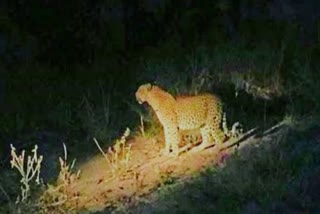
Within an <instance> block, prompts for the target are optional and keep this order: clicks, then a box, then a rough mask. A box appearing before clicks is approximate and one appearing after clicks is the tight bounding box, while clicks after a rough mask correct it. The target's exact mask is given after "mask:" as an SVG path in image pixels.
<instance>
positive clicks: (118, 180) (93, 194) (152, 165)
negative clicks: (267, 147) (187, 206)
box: [70, 132, 252, 211]
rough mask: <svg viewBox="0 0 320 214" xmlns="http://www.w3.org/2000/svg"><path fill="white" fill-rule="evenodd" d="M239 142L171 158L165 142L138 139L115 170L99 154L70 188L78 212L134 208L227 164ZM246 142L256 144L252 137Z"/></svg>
mask: <svg viewBox="0 0 320 214" xmlns="http://www.w3.org/2000/svg"><path fill="white" fill-rule="evenodd" d="M246 135H251V133H250V132H249V133H246ZM235 141H236V140H234V141H233V142H231V141H227V142H225V143H224V146H223V149H222V148H217V147H214V146H213V147H210V148H207V149H205V150H201V151H197V152H192V151H191V152H190V151H189V152H185V153H182V154H180V155H179V156H178V157H170V156H165V155H162V152H161V151H162V148H163V147H164V143H163V142H162V141H160V142H155V141H154V140H150V139H149V140H148V139H145V138H142V137H135V138H133V139H131V140H128V142H126V144H127V145H130V144H131V155H130V161H129V162H128V165H127V166H124V165H121V167H120V168H119V169H116V170H112V167H111V165H110V164H109V163H108V161H107V160H106V159H105V157H104V156H103V155H102V154H101V155H97V156H96V157H93V158H92V159H90V161H88V162H87V163H85V164H83V165H82V166H81V167H80V170H81V175H80V178H79V180H78V181H77V182H76V183H75V184H74V185H72V187H70V188H71V189H70V192H72V193H73V194H74V195H78V196H79V197H78V198H77V200H78V201H77V209H86V210H88V211H99V210H103V209H105V208H108V207H109V208H110V207H118V206H122V207H123V206H132V205H134V204H136V203H138V202H139V201H140V199H141V198H143V197H145V196H147V195H149V194H150V193H152V192H154V191H155V190H156V189H157V188H158V187H159V186H161V185H163V184H164V183H166V182H168V181H170V179H179V180H183V179H188V178H190V177H191V176H192V175H193V174H194V173H197V172H200V171H202V170H204V169H205V168H207V167H209V166H214V165H219V164H223V160H224V158H225V157H227V156H228V155H229V154H230V153H231V152H232V150H233V149H225V148H226V147H228V145H232V144H233V143H234V142H235ZM246 141H252V138H250V137H249V138H247V139H246ZM232 148H233V147H232ZM222 150H223V151H222Z"/></svg>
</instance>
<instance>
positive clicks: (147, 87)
mask: <svg viewBox="0 0 320 214" xmlns="http://www.w3.org/2000/svg"><path fill="white" fill-rule="evenodd" d="M151 88H152V85H151V84H150V83H147V84H146V89H147V90H148V91H150V90H151Z"/></svg>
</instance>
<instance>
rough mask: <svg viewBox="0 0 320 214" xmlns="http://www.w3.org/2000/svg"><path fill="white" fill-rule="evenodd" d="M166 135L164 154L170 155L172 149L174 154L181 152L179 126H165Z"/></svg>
mask: <svg viewBox="0 0 320 214" xmlns="http://www.w3.org/2000/svg"><path fill="white" fill-rule="evenodd" d="M164 136H165V150H164V154H166V155H168V154H169V153H170V150H172V154H173V155H177V153H178V152H179V151H178V150H179V142H180V134H179V130H178V127H177V126H172V125H170V126H166V127H164Z"/></svg>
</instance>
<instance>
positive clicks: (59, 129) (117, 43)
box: [0, 0, 320, 213]
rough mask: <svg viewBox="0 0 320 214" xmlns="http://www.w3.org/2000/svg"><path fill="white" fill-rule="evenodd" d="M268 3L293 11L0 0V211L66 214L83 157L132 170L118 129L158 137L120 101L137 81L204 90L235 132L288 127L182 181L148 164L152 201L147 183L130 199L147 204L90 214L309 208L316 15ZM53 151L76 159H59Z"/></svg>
mask: <svg viewBox="0 0 320 214" xmlns="http://www.w3.org/2000/svg"><path fill="white" fill-rule="evenodd" d="M282 3H283V4H286V5H287V6H290V8H293V10H292V11H293V12H292V13H294V14H293V16H294V15H295V17H296V19H295V20H293V19H290V16H289V15H288V16H287V15H286V13H285V11H284V12H283V11H282V10H283V6H280V5H275V4H274V3H270V1H246V0H241V1H224V0H221V1H185V2H178V1H167V0H163V1H136V3H133V2H132V1H118V0H114V1H102V0H101V1H94V2H91V1H85V0H77V1H75V0H74V1H68V2H62V1H52V2H51V1H32V3H30V2H29V1H25V0H22V1H5V3H0V6H1V8H3V9H0V29H1V30H0V75H1V80H0V101H1V106H0V111H1V113H2V114H1V115H2V116H1V118H0V127H1V128H0V158H1V170H0V205H1V206H0V212H1V213H2V212H11V213H17V212H18V213H28V212H30V213H34V212H35V211H38V212H43V213H50V212H52V213H54V212H56V213H72V212H78V211H79V210H76V209H75V207H77V206H78V205H79V201H80V200H82V199H81V197H80V195H73V194H74V192H72V191H70V189H72V188H73V187H74V186H76V185H78V180H79V179H80V177H81V173H80V172H79V173H78V169H80V168H81V166H82V165H85V164H86V163H87V162H89V160H92V159H93V158H94V155H96V154H100V152H102V153H103V154H104V155H105V163H106V164H108V163H109V165H110V166H111V168H112V169H113V174H112V177H116V178H120V177H121V176H122V175H123V174H125V173H126V172H127V171H128V170H129V169H131V167H133V163H130V161H131V160H132V159H131V156H130V155H131V154H132V152H133V150H132V149H136V148H131V144H126V143H127V141H128V140H129V141H130V140H131V137H132V138H134V137H138V138H139V137H141V138H142V139H144V140H145V141H143V142H149V141H150V142H152V146H154V145H159V144H160V143H159V142H161V135H162V133H161V132H162V129H161V125H160V124H159V123H158V122H157V119H156V118H155V117H154V115H153V114H152V112H151V111H149V110H150V109H148V108H144V107H142V106H140V105H138V104H137V102H136V100H135V96H134V93H135V91H136V89H137V88H138V86H139V85H141V84H143V83H146V82H151V83H156V84H158V85H160V86H162V87H163V88H166V89H167V90H168V91H169V92H170V93H172V94H174V95H195V94H199V93H202V92H210V93H215V94H217V95H219V96H220V97H221V98H222V100H223V102H224V110H225V113H226V117H227V122H228V123H227V124H228V125H229V126H232V124H235V123H236V122H240V123H241V125H242V128H243V129H244V131H246V130H250V129H251V128H254V127H259V128H260V129H261V130H262V131H263V130H266V129H268V128H270V127H272V126H273V125H275V124H277V123H279V122H280V121H282V120H284V119H286V120H287V119H288V118H291V119H292V121H293V122H292V123H290V126H289V127H286V128H285V131H284V132H281V134H280V135H278V137H277V138H272V139H271V140H269V141H266V142H267V143H266V142H265V141H264V140H263V139H264V138H263V137H261V136H259V137H258V139H261V141H260V140H258V143H257V145H259V146H258V147H255V146H249V147H248V148H247V149H244V150H239V151H238V152H235V153H233V154H231V155H230V157H228V159H227V161H226V162H223V164H217V165H210V166H209V167H207V170H206V171H205V172H200V173H198V174H197V175H194V176H193V178H192V179H190V178H188V179H187V182H186V180H185V179H182V180H179V179H178V178H176V177H173V176H172V175H173V174H172V172H171V171H170V170H164V171H161V170H159V169H155V171H156V170H158V172H155V174H157V173H158V174H159V177H161V178H162V180H161V181H160V182H159V183H160V184H159V187H158V188H156V189H160V190H158V191H156V193H157V195H158V196H159V197H157V201H156V202H155V201H152V200H151V199H150V198H148V196H149V193H150V192H152V191H155V190H154V189H153V190H151V191H149V192H148V194H144V195H143V197H142V196H140V195H139V198H140V197H141V198H144V199H146V200H147V201H148V203H143V202H141V203H138V204H130V203H127V204H126V203H125V202H124V203H123V200H122V201H121V203H120V202H119V203H118V204H116V206H115V205H114V204H112V206H110V210H105V211H102V212H105V213H108V212H109V211H119V212H125V211H128V210H127V208H128V207H123V209H124V210H121V209H120V208H121V206H122V205H123V204H125V205H128V204H129V205H128V206H129V207H130V210H131V211H132V212H136V213H143V212H145V213H148V212H150V210H151V211H152V212H153V213H164V212H169V211H170V212H171V213H179V212H183V213H195V212H201V213H211V212H215V213H260V212H262V213H264V212H266V213H292V212H309V213H313V212H314V213H316V212H319V210H320V207H319V205H318V204H320V199H319V197H318V194H319V192H318V191H319V189H320V188H319V185H320V183H319V179H318V178H319V176H320V174H319V167H318V165H319V157H320V156H319V154H320V151H319V146H318V144H319V130H320V129H319V126H318V125H317V123H318V120H319V116H320V115H319V112H320V102H319V101H320V85H319V84H318V80H319V78H320V70H319V69H320V67H319V65H318V60H319V53H320V52H319V51H320V45H319V44H320V40H319V38H320V35H319V32H320V28H319V23H320V22H319V19H318V17H317V16H316V14H314V13H313V12H312V11H303V12H301V13H298V12H296V10H294V9H295V8H296V7H297V6H296V5H295V4H294V3H288V2H286V1H282ZM307 5H308V6H310V7H307ZM302 6H303V8H312V7H314V8H317V7H318V3H315V2H313V1H312V0H310V1H306V2H305V3H304V4H303V5H302ZM277 11H280V12H277ZM121 14H122V15H121ZM280 15H281V16H282V17H280ZM312 17H316V18H312ZM306 20H307V21H306ZM126 127H130V129H131V130H132V131H131V134H132V133H133V136H130V137H129V133H127V132H126V133H125V134H123V135H122V131H123V130H124V129H125V128H126ZM229 128H230V129H232V128H231V127H229ZM231 131H232V130H231ZM230 133H231V132H230ZM233 134H235V133H233ZM121 135H122V138H120V139H119V140H114V139H118V136H121ZM279 136H280V137H279ZM127 137H128V138H129V139H127ZM192 137H193V136H191V141H196V140H197V139H196V140H194V139H193V138H192ZM93 139H94V140H93ZM186 141H188V140H186ZM98 142H99V143H98ZM63 143H65V145H66V147H63V146H61V145H62V144H63ZM95 143H96V144H97V145H98V147H99V148H97V146H96V145H95ZM11 144H12V145H13V147H10V145H11ZM34 145H37V147H36V148H35V149H34V150H32V148H34ZM143 145H144V144H143ZM63 148H64V149H63ZM66 148H68V155H69V157H71V159H75V158H76V159H77V164H75V163H74V164H70V165H69V164H67V157H66V154H67V151H66ZM104 148H109V150H105V149H104ZM154 148H157V146H154ZM99 149H100V151H99ZM22 150H24V151H31V150H32V152H33V153H32V154H33V156H30V157H29V159H25V157H27V156H25V155H24V154H25V152H22V155H21V156H19V155H17V154H16V151H22ZM134 151H136V150H134ZM11 152H12V153H11ZM38 154H40V155H42V156H38ZM63 155H65V158H64V159H63V158H60V157H61V156H63ZM59 158H60V159H59ZM132 158H135V157H132ZM10 160H11V164H12V166H13V167H14V168H15V169H18V170H15V169H11V168H10ZM23 161H25V164H26V165H23V164H22V163H23ZM59 163H60V164H59ZM34 164H35V165H34ZM40 165H41V166H40ZM110 166H108V165H107V166H106V168H103V167H102V165H101V168H102V169H101V170H102V171H103V170H104V169H109V168H108V167H110ZM28 167H30V168H28ZM40 167H41V168H40ZM74 170H76V171H74ZM18 173H20V175H19V174H18ZM38 173H40V175H39V174H38ZM21 176H22V180H20V179H21ZM134 176H135V179H136V185H137V186H136V189H144V186H143V185H144V184H143V182H142V177H141V175H138V174H135V175H134ZM35 178H36V180H34V179H35ZM40 178H43V180H41V179H40ZM39 179H40V180H39ZM19 181H20V183H19ZM103 182H106V181H103ZM36 183H39V185H36ZM20 185H22V186H21V187H20ZM106 185H107V184H106ZM20 188H22V189H20ZM21 191H22V192H21ZM128 192H129V190H128ZM141 195H142V194H141ZM17 196H20V198H18V199H19V201H18V202H19V203H17V204H15V202H14V201H15V200H16V199H17ZM79 198H80V199H79ZM137 198H138V196H137ZM8 202H9V203H8ZM115 207H116V208H117V209H115ZM82 211H83V212H89V211H88V210H85V209H83V210H82Z"/></svg>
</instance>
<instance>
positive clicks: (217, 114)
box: [135, 83, 225, 155]
mask: <svg viewBox="0 0 320 214" xmlns="http://www.w3.org/2000/svg"><path fill="white" fill-rule="evenodd" d="M135 96H136V99H137V101H138V103H139V104H143V103H147V104H148V105H149V106H150V107H151V108H152V109H153V111H154V113H155V115H156V116H157V118H158V120H159V122H160V124H161V125H162V127H163V130H164V138H165V139H164V140H165V148H164V154H170V153H172V154H173V155H178V154H179V143H180V140H181V132H182V131H183V130H200V133H201V138H202V142H201V143H200V145H199V149H198V150H201V149H204V148H206V147H208V146H210V145H212V144H214V145H221V144H222V143H223V140H224V138H225V135H224V133H223V131H222V129H221V128H220V126H221V122H222V115H223V109H222V101H221V99H220V98H219V97H218V96H217V95H213V94H211V93H203V94H198V95H184V96H175V97H174V96H173V95H171V94H170V93H168V92H167V91H165V90H163V89H162V88H161V87H159V86H157V85H153V84H151V83H146V84H142V85H140V86H139V88H138V90H137V91H136V93H135ZM212 140H213V141H212Z"/></svg>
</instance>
